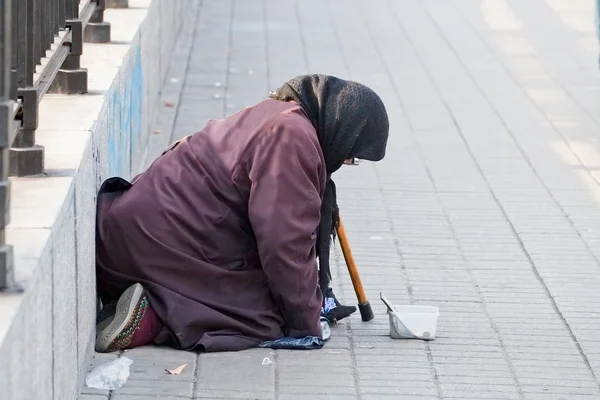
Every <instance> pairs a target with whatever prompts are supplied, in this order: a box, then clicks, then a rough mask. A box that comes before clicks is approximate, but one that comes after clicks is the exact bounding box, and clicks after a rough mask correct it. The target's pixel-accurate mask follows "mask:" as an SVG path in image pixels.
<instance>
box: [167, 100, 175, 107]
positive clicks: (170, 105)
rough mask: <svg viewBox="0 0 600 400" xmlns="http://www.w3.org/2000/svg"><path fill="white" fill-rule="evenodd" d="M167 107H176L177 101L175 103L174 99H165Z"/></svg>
mask: <svg viewBox="0 0 600 400" xmlns="http://www.w3.org/2000/svg"><path fill="white" fill-rule="evenodd" d="M165 107H169V108H172V107H175V103H173V102H172V101H165Z"/></svg>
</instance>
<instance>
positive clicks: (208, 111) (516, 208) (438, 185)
mask: <svg viewBox="0 0 600 400" xmlns="http://www.w3.org/2000/svg"><path fill="white" fill-rule="evenodd" d="M190 1H192V0H190ZM593 7H594V2H593V1H592V0H526V1H524V0H389V1H384V0H370V1H359V0H297V1H287V0H285V1H284V0H263V1H259V0H243V1H242V0H204V1H203V5H202V9H201V12H200V15H199V16H198V24H197V26H196V30H195V33H194V36H193V37H190V38H189V39H190V43H191V48H192V51H191V53H190V55H189V58H188V57H187V54H184V53H182V52H179V53H178V54H179V55H178V56H177V57H179V59H175V60H173V62H174V64H176V65H177V66H178V67H179V68H182V67H181V66H182V65H183V66H187V74H186V75H185V77H184V76H174V78H176V79H174V81H178V79H180V80H181V86H182V87H183V90H182V92H181V96H180V98H179V99H178V100H177V107H178V108H177V119H176V122H175V124H174V128H173V131H172V135H169V133H168V131H162V132H161V133H160V135H162V136H163V137H165V136H166V139H165V140H166V141H172V140H176V139H178V138H180V137H182V136H184V135H186V134H189V133H193V132H194V131H197V130H199V129H200V128H201V127H202V126H203V125H204V123H205V122H206V120H207V119H208V118H211V117H220V116H223V115H226V114H230V113H232V112H234V111H236V110H238V109H240V108H242V107H244V106H247V105H251V104H253V103H255V102H257V101H259V100H261V99H262V98H264V97H265V95H266V94H267V93H268V91H269V90H270V89H274V88H276V87H278V86H279V85H280V84H281V83H282V82H284V81H285V80H286V79H288V78H290V77H292V76H294V75H297V74H301V73H305V72H320V73H328V74H337V75H340V76H343V77H349V78H352V79H355V80H358V81H361V82H363V83H365V84H368V85H370V86H371V87H372V88H373V89H375V90H376V91H377V92H378V93H380V94H381V96H382V98H383V99H384V101H385V103H386V105H387V108H388V112H389V114H390V119H391V138H390V143H389V150H388V155H387V157H386V159H385V160H384V161H383V162H381V163H377V164H368V163H367V164H363V165H361V167H359V168H350V167H348V168H345V169H344V170H343V171H341V172H339V173H338V174H336V175H337V176H336V177H335V178H336V182H337V184H338V191H339V197H340V207H341V210H342V215H343V218H344V222H345V225H346V228H347V230H348V232H349V236H350V240H351V244H352V246H353V250H354V253H355V257H356V259H357V262H358V265H359V269H360V271H361V275H362V278H363V283H364V285H365V287H366V289H367V292H368V295H369V297H370V299H371V302H372V304H373V307H374V310H375V312H376V319H375V320H374V321H373V322H370V323H362V322H361V321H360V317H359V316H358V315H357V316H355V317H353V318H351V319H350V320H349V321H347V322H346V323H344V324H340V326H338V327H337V328H336V329H334V331H333V337H332V339H331V341H330V342H329V343H328V344H327V345H326V347H325V348H324V349H323V350H321V351H311V352H287V351H277V352H273V351H270V350H253V351H247V352H242V353H223V354H207V355H200V356H198V355H196V354H191V353H184V352H177V351H173V350H169V349H155V348H142V349H136V350H132V351H128V352H127V353H126V355H127V357H130V358H132V359H133V360H134V364H133V365H132V375H131V377H130V379H129V381H128V382H127V384H126V385H125V386H124V387H123V388H121V389H119V390H117V391H115V392H114V393H112V394H111V395H110V398H111V399H112V400H141V399H148V398H157V397H160V398H162V399H189V398H202V399H204V398H209V399H279V400H287V399H293V400H303V399H314V400H318V399H331V400H347V399H362V400H371V399H381V400H386V399H390V400H391V399H403V400H410V399H415V400H426V399H427V400H428V399H498V400H500V399H526V400H535V399H543V400H553V399H565V400H567V399H568V400H577V399H599V398H600V384H599V380H598V377H600V335H599V332H600V311H599V307H600V290H599V289H598V288H599V287H600V264H599V261H598V260H599V258H600V180H599V179H600V176H599V174H600V147H599V143H598V139H599V138H600V73H599V71H598V68H597V62H596V60H597V43H596V38H595V30H594V29H595V24H594V15H595V14H594V13H595V11H594V8H593ZM188 62H189V64H188ZM174 71H175V70H174ZM336 257H337V266H336V270H335V273H336V276H335V283H336V284H337V285H338V288H337V292H338V293H339V294H340V295H341V296H342V297H343V298H344V299H345V300H346V302H348V303H351V302H354V301H355V299H354V293H353V290H352V286H351V283H350V279H349V277H348V276H347V273H346V271H345V270H344V264H343V260H342V258H341V256H340V254H339V251H338V253H337V256H336ZM379 291H383V292H384V293H385V294H386V295H387V297H388V298H390V299H391V300H392V301H393V302H395V303H398V304H400V303H417V304H433V305H437V306H438V307H440V312H441V316H440V320H439V329H438V338H437V339H436V340H435V341H433V342H430V343H425V342H421V341H395V340H391V339H390V338H389V337H388V331H387V327H388V325H387V318H386V316H385V310H384V307H383V305H382V304H381V303H380V302H379V301H378V295H379ZM116 356H117V355H109V356H98V358H97V359H95V360H94V364H98V363H101V362H104V361H106V360H107V359H109V358H111V357H116ZM264 357H270V359H271V360H272V361H273V364H272V365H268V366H263V365H262V364H261V362H262V360H263V358H264ZM181 364H188V366H187V367H186V369H185V370H184V372H183V373H182V374H181V375H177V376H170V375H167V374H166V373H165V372H164V369H165V368H175V367H177V366H179V365H181ZM84 393H88V394H86V395H83V396H82V399H85V400H102V399H107V398H108V394H105V393H98V392H94V391H90V390H89V389H85V391H84Z"/></svg>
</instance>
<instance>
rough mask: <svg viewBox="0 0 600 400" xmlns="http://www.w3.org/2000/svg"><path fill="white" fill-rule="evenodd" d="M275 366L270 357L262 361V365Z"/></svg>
mask: <svg viewBox="0 0 600 400" xmlns="http://www.w3.org/2000/svg"><path fill="white" fill-rule="evenodd" d="M271 364H273V361H271V359H270V358H269V357H265V358H263V360H262V365H271Z"/></svg>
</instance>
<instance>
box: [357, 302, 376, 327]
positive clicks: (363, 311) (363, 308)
mask: <svg viewBox="0 0 600 400" xmlns="http://www.w3.org/2000/svg"><path fill="white" fill-rule="evenodd" d="M358 311H360V317H361V318H362V320H363V321H364V322H368V321H371V320H372V319H373V318H375V315H373V309H372V308H371V303H369V302H368V301H366V302H364V303H361V304H359V305H358Z"/></svg>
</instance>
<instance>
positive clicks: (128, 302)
mask: <svg viewBox="0 0 600 400" xmlns="http://www.w3.org/2000/svg"><path fill="white" fill-rule="evenodd" d="M98 319H99V322H98V324H97V325H96V332H97V333H96V351H97V352H98V353H108V352H112V351H117V350H124V349H130V348H133V347H139V346H144V345H147V344H150V343H152V341H153V340H154V339H155V338H156V336H158V334H159V333H160V330H161V328H162V324H161V323H160V321H159V319H158V316H157V315H156V313H155V312H154V310H152V308H151V307H150V304H149V303H148V297H147V296H146V291H145V290H144V287H143V286H142V285H140V284H139V283H136V284H135V285H132V286H130V287H129V288H127V290H125V292H123V294H122V295H121V297H120V298H119V300H118V301H117V303H116V306H114V313H113V314H112V315H109V316H104V318H98Z"/></svg>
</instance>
